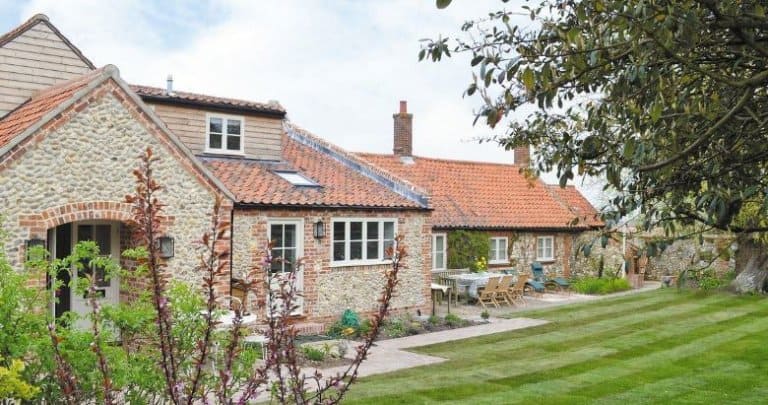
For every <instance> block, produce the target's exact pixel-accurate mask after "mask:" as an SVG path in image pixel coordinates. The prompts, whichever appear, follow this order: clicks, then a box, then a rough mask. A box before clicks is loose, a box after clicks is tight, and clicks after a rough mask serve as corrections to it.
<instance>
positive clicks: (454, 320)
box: [445, 314, 467, 328]
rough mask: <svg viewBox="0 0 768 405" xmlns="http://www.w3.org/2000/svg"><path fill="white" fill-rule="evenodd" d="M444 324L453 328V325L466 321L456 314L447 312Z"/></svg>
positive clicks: (460, 324) (459, 324) (456, 325)
mask: <svg viewBox="0 0 768 405" xmlns="http://www.w3.org/2000/svg"><path fill="white" fill-rule="evenodd" d="M445 324H446V325H448V326H450V327H452V328H455V327H459V326H464V325H466V324H467V321H465V320H464V319H461V318H459V316H458V315H456V314H447V315H446V316H445Z"/></svg>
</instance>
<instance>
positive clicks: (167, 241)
mask: <svg viewBox="0 0 768 405" xmlns="http://www.w3.org/2000/svg"><path fill="white" fill-rule="evenodd" d="M173 244H174V242H173V238H172V237H170V236H161V237H159V238H157V247H158V249H159V250H160V252H159V255H160V257H161V258H163V259H170V258H172V257H173V254H174V253H175V252H174V246H173Z"/></svg>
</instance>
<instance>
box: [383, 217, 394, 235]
mask: <svg viewBox="0 0 768 405" xmlns="http://www.w3.org/2000/svg"><path fill="white" fill-rule="evenodd" d="M394 238H395V223H394V222H391V221H390V222H385V223H384V239H394Z"/></svg>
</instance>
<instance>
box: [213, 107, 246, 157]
mask: <svg viewBox="0 0 768 405" xmlns="http://www.w3.org/2000/svg"><path fill="white" fill-rule="evenodd" d="M244 128H245V119H244V118H243V117H241V116H235V115H222V114H206V115H205V151H206V152H209V153H223V154H228V155H231V154H237V155H242V154H244V153H245V145H244V144H245V139H244V137H243V133H244V131H245V129H244Z"/></svg>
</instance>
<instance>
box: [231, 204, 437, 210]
mask: <svg viewBox="0 0 768 405" xmlns="http://www.w3.org/2000/svg"><path fill="white" fill-rule="evenodd" d="M235 208H242V209H257V208H258V209H284V208H290V209H300V210H315V209H333V210H373V211H425V212H428V211H432V209H431V208H425V207H418V206H386V205H358V204H323V203H318V204H283V203H261V202H244V201H239V202H235Z"/></svg>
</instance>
